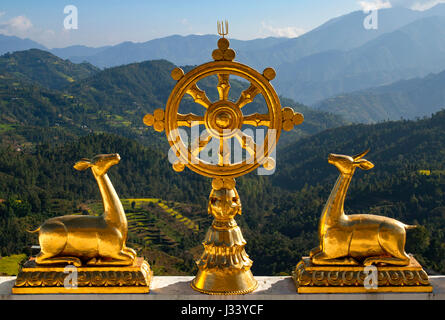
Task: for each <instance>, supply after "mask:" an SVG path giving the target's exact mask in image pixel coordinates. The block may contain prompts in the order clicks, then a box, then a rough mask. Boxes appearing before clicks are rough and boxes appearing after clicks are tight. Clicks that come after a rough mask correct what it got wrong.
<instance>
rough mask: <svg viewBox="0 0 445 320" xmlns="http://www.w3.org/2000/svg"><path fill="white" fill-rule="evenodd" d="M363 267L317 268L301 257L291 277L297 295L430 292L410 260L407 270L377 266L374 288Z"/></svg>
mask: <svg viewBox="0 0 445 320" xmlns="http://www.w3.org/2000/svg"><path fill="white" fill-rule="evenodd" d="M364 268H365V267H364V266H340V265H338V266H336V265H328V266H319V265H314V264H313V263H312V262H311V259H310V258H309V257H303V259H302V260H301V261H300V263H298V265H297V266H296V268H295V270H294V271H293V273H292V279H293V280H294V282H295V285H296V286H297V292H298V293H369V292H432V291H433V288H432V286H431V284H430V282H429V279H428V275H427V274H426V272H425V271H424V270H423V269H422V267H421V265H420V264H419V263H418V262H417V260H416V259H414V257H413V256H410V262H409V264H408V265H407V266H388V265H385V266H383V265H379V266H377V277H376V278H377V279H376V280H377V283H376V284H377V286H376V288H371V287H367V286H366V285H365V284H366V276H367V274H368V273H367V272H366V271H365V270H364Z"/></svg>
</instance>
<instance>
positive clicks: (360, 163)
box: [354, 159, 374, 170]
mask: <svg viewBox="0 0 445 320" xmlns="http://www.w3.org/2000/svg"><path fill="white" fill-rule="evenodd" d="M354 165H355V166H357V167H359V168H360V169H362V170H369V169H372V168H374V164H373V163H372V162H371V161H368V160H366V159H358V160H356V161H354Z"/></svg>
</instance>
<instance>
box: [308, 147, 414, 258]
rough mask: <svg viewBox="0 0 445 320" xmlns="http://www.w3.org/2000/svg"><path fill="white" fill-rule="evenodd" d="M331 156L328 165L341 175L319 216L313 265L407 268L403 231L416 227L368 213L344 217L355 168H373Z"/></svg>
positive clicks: (367, 163) (360, 159) (352, 159)
mask: <svg viewBox="0 0 445 320" xmlns="http://www.w3.org/2000/svg"><path fill="white" fill-rule="evenodd" d="M368 151H369V150H367V151H365V152H363V153H361V154H358V155H356V156H353V157H351V156H346V155H338V154H330V155H329V158H328V162H329V163H330V164H333V165H335V166H336V167H337V169H338V170H339V171H340V176H339V177H338V179H337V182H336V184H335V186H334V188H333V189H332V191H331V195H330V196H329V199H328V200H327V202H326V205H325V207H324V209H323V212H322V214H321V219H320V224H319V229H318V236H319V240H320V245H319V246H318V247H316V248H314V249H312V250H311V253H310V257H311V261H312V263H313V264H314V265H359V264H360V263H363V265H365V266H366V265H371V264H379V263H385V264H390V265H399V266H406V265H408V264H409V262H410V257H409V256H408V255H407V254H406V253H405V241H406V230H407V229H411V228H415V226H409V225H406V224H404V223H402V222H400V221H397V220H395V219H391V218H388V217H383V216H377V215H371V214H354V215H346V214H345V212H344V201H345V197H346V193H347V191H348V187H349V184H350V182H351V179H352V176H353V175H354V172H355V169H356V168H357V167H358V168H360V169H363V170H369V169H372V168H373V167H374V165H373V164H372V163H371V162H370V161H368V160H366V159H363V157H364V156H365V155H366V154H367V153H368Z"/></svg>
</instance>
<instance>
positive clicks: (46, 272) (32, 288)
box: [12, 258, 153, 294]
mask: <svg viewBox="0 0 445 320" xmlns="http://www.w3.org/2000/svg"><path fill="white" fill-rule="evenodd" d="M66 277H67V273H66V272H65V266H64V265H63V264H62V265H55V266H39V265H38V264H36V262H35V260H34V259H33V258H31V259H30V260H28V261H27V262H26V263H25V265H24V266H23V268H22V269H21V270H20V273H19V274H18V276H17V279H16V282H15V284H14V287H13V288H12V293H13V294H46V293H70V294H81V293H148V292H149V290H150V283H151V281H152V279H153V272H152V271H151V270H150V266H149V264H148V263H147V262H146V261H144V259H143V258H136V259H135V260H134V263H133V265H131V266H121V267H118V266H108V267H107V266H83V267H78V268H77V287H76V288H74V287H73V288H71V287H65V286H64V281H65V278H66Z"/></svg>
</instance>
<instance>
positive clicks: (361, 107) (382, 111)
mask: <svg viewBox="0 0 445 320" xmlns="http://www.w3.org/2000/svg"><path fill="white" fill-rule="evenodd" d="M444 88H445V71H442V72H439V73H437V74H429V75H428V76H426V77H423V78H420V77H419V78H414V79H409V80H400V81H397V82H395V83H392V84H389V85H386V86H379V87H374V88H370V89H364V90H359V91H355V92H351V93H346V94H343V95H339V96H336V97H333V98H328V99H325V100H323V101H321V102H319V103H317V104H315V105H314V106H313V107H315V108H317V109H318V110H322V111H329V112H333V113H335V114H339V115H341V116H342V117H344V118H345V119H346V120H348V121H350V122H356V123H357V122H361V123H374V122H380V121H386V120H399V119H401V118H403V119H415V118H422V117H425V116H431V114H433V113H435V112H437V111H439V110H442V109H445V90H444Z"/></svg>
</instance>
